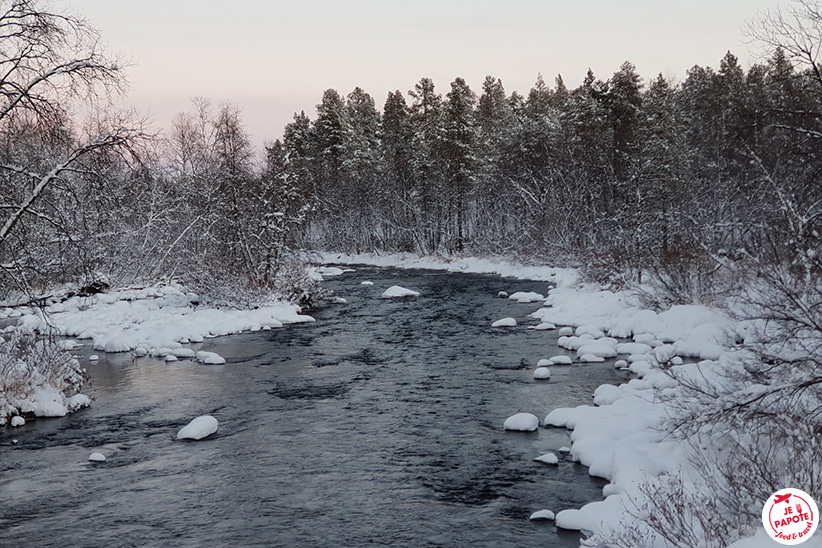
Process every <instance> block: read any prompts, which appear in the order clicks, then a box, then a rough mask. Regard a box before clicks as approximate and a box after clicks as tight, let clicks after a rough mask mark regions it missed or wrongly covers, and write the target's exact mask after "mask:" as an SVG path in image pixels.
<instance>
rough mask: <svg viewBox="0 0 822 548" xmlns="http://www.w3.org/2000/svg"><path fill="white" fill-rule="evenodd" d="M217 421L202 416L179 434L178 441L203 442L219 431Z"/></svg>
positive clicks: (210, 417)
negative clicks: (202, 440)
mask: <svg viewBox="0 0 822 548" xmlns="http://www.w3.org/2000/svg"><path fill="white" fill-rule="evenodd" d="M217 426H218V423H217V419H215V418H214V417H212V416H211V415H202V416H200V417H197V418H196V419H194V420H192V421H191V422H190V423H188V425H186V426H184V427H183V428H181V429H180V431H179V432H177V439H178V440H201V439H203V438H205V437H207V436H210V435H211V434H213V433H214V432H216V431H217Z"/></svg>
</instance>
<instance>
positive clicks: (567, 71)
mask: <svg viewBox="0 0 822 548" xmlns="http://www.w3.org/2000/svg"><path fill="white" fill-rule="evenodd" d="M786 3H787V0H679V1H677V2H673V1H668V0H664V1H663V0H563V1H555V0H495V1H491V0H473V1H458V0H438V1H433V0H411V1H405V2H401V3H400V2H394V1H391V0H382V1H377V0H345V1H332V0H301V1H296V0H292V1H279V0H268V1H266V0H232V1H231V2H225V1H224V2H210V1H204V0H139V1H128V2H126V1H120V0H116V1H115V0H69V1H66V2H58V4H57V5H68V6H71V8H70V9H71V10H72V11H74V12H76V13H79V14H82V15H83V16H85V17H86V18H87V19H88V20H89V22H90V23H91V24H92V25H93V26H94V27H96V28H97V29H99V30H100V32H101V34H102V38H103V41H104V43H105V44H106V45H107V46H108V49H109V50H110V51H111V52H113V53H116V54H118V55H120V56H122V57H124V58H126V59H130V60H131V61H132V62H133V63H134V65H133V66H131V67H130V68H129V69H128V76H129V81H130V83H131V89H130V92H129V94H128V100H129V103H130V104H131V105H133V106H134V107H136V108H138V109H139V110H140V111H142V112H144V113H150V114H151V118H152V120H153V122H154V125H155V126H156V127H157V128H158V129H159V128H164V127H166V126H167V125H168V123H169V121H170V120H171V118H172V117H173V116H174V114H175V113H177V112H181V111H184V110H189V107H190V103H189V98H190V97H193V96H202V97H206V98H209V99H212V100H213V101H214V103H215V104H219V103H220V102H221V101H226V100H230V101H233V102H234V103H236V104H237V105H238V106H239V107H240V109H241V110H242V112H243V119H244V121H245V125H246V129H247V130H248V132H249V133H250V135H251V137H252V141H253V142H254V143H255V144H256V145H261V144H262V143H264V142H266V141H271V140H273V139H275V138H279V137H280V136H281V135H282V130H283V127H284V126H285V124H287V123H288V122H290V121H291V120H292V117H293V114H294V112H298V111H300V110H305V111H306V113H307V114H308V115H309V116H310V117H311V118H312V120H313V118H314V114H315V106H316V104H317V103H318V102H319V101H320V98H321V97H322V93H323V91H324V90H326V89H328V88H334V89H336V90H337V91H339V92H340V94H342V95H346V94H348V93H349V92H350V91H351V90H353V89H354V87H356V86H360V87H362V88H363V89H365V90H366V91H367V92H369V93H370V94H371V95H372V96H373V97H374V99H375V101H376V104H377V107H378V108H380V109H381V108H382V106H383V104H384V102H385V98H386V95H387V94H388V92H389V91H393V90H396V89H399V90H401V91H403V92H407V91H408V90H409V89H412V88H413V87H414V84H415V83H416V82H418V81H419V79H420V78H422V77H429V78H432V79H433V80H434V83H435V84H436V88H437V91H438V92H440V93H442V94H443V95H445V93H447V92H448V90H449V89H450V83H451V81H453V79H454V78H455V77H457V76H462V77H463V78H465V79H466V81H467V82H468V83H469V85H470V86H471V87H472V89H474V91H475V92H477V94H479V93H480V92H481V86H482V82H483V80H484V78H485V76H486V75H489V74H490V75H492V76H495V77H497V78H501V79H502V81H503V84H504V86H505V89H506V91H507V92H509V93H510V92H511V91H518V92H520V93H522V94H527V92H528V90H529V89H530V88H531V86H532V85H533V84H534V81H535V80H536V77H537V74H538V73H542V74H543V76H544V77H545V80H546V82H548V83H549V84H551V85H552V86H553V82H554V78H555V76H556V75H557V74H558V73H560V74H562V76H563V78H564V80H565V83H566V85H567V86H568V87H569V88H573V87H576V86H578V85H579V84H580V83H581V82H582V79H583V77H584V76H585V73H586V71H587V70H588V68H589V67H590V68H591V69H593V71H594V74H595V75H596V76H597V77H599V78H601V79H603V80H604V79H607V78H608V77H610V76H611V75H612V74H613V73H614V72H615V71H616V70H617V69H618V68H619V66H620V65H621V64H622V63H623V61H626V60H629V61H631V62H633V63H634V64H635V65H636V66H637V70H638V71H639V73H640V74H641V75H642V76H643V77H644V78H645V80H646V81H647V80H648V79H650V78H653V77H655V76H656V75H657V74H659V73H660V72H662V73H663V74H665V75H667V76H673V77H675V78H677V79H678V80H682V79H683V78H684V76H685V71H686V70H687V69H688V68H690V67H692V66H693V65H695V64H699V65H703V66H706V65H708V66H712V67H715V68H716V67H717V66H718V65H719V60H720V59H721V58H722V56H723V55H724V54H725V52H726V51H728V50H731V51H732V52H733V53H734V54H736V55H737V56H738V57H739V58H740V60H741V61H742V64H743V66H746V67H747V66H750V64H752V63H753V62H754V61H756V58H755V57H754V56H755V54H756V53H755V50H754V49H753V48H751V47H750V46H748V45H746V40H747V38H746V36H745V34H744V31H743V27H744V26H745V23H746V22H747V21H748V20H749V19H751V18H752V17H754V16H755V15H756V13H757V10H761V9H764V8H767V7H769V6H776V5H785V4H786Z"/></svg>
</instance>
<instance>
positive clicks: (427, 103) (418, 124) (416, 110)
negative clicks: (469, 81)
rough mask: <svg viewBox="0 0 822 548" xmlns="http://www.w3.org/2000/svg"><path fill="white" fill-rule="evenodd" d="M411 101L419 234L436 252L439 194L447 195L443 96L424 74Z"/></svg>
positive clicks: (440, 229) (440, 218)
mask: <svg viewBox="0 0 822 548" xmlns="http://www.w3.org/2000/svg"><path fill="white" fill-rule="evenodd" d="M408 95H410V96H411V98H412V99H413V100H414V101H413V103H412V104H411V122H412V125H413V128H414V141H413V143H414V171H415V173H416V174H417V180H416V183H417V185H418V186H417V191H416V192H417V195H418V196H419V200H420V210H421V211H420V216H419V219H420V221H421V222H420V227H419V228H421V230H422V232H423V235H422V237H419V238H417V239H418V241H421V242H422V243H423V246H424V250H425V252H427V253H435V252H436V251H437V250H438V249H439V247H440V244H441V243H442V238H443V228H444V224H443V223H444V219H443V215H441V212H442V211H444V210H445V208H443V207H442V202H441V200H440V198H441V197H442V196H444V195H447V193H446V192H445V184H444V180H443V159H442V155H441V148H442V140H443V138H444V128H443V123H444V121H443V105H442V96H441V95H439V94H437V93H436V92H435V89H434V82H433V81H432V80H431V79H430V78H422V79H421V80H420V81H419V82H418V83H417V84H416V85H415V86H414V89H413V90H411V91H409V92H408Z"/></svg>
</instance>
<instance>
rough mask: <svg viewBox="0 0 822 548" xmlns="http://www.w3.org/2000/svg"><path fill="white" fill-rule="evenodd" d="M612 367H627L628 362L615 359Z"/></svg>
mask: <svg viewBox="0 0 822 548" xmlns="http://www.w3.org/2000/svg"><path fill="white" fill-rule="evenodd" d="M614 367H615V368H616V369H622V368H624V367H628V362H626V361H625V360H617V361H615V362H614Z"/></svg>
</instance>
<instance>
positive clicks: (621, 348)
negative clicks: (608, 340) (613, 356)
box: [616, 342, 653, 354]
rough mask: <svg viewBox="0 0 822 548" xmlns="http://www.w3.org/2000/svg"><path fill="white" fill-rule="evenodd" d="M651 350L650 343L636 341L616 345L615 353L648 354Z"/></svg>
mask: <svg viewBox="0 0 822 548" xmlns="http://www.w3.org/2000/svg"><path fill="white" fill-rule="evenodd" d="M652 350H653V349H652V348H651V347H650V345H647V344H643V343H638V342H632V343H620V344H617V346H616V351H617V354H648V353H650V352H651V351H652Z"/></svg>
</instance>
